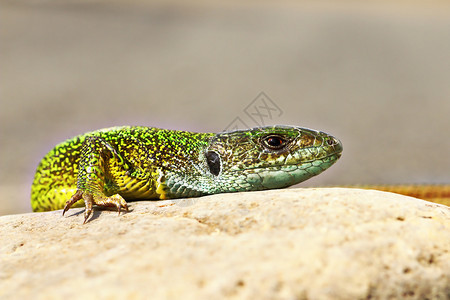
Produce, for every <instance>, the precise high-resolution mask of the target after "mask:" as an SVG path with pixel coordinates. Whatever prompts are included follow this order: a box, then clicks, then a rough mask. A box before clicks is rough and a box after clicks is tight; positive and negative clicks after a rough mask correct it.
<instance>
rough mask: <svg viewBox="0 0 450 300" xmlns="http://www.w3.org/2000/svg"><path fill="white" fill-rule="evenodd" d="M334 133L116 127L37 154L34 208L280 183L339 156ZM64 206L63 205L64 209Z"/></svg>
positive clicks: (320, 169) (88, 208) (122, 204)
mask: <svg viewBox="0 0 450 300" xmlns="http://www.w3.org/2000/svg"><path fill="white" fill-rule="evenodd" d="M341 152H342V144H341V143H340V142H339V140H337V139H335V138H334V137H332V136H330V135H328V134H326V133H323V132H318V131H314V130H310V129H305V128H300V127H292V126H268V127H259V128H253V129H249V130H238V131H232V132H222V133H217V134H215V133H193V132H186V131H176V130H165V129H158V128H152V127H132V126H127V127H113V128H107V129H102V130H98V131H94V132H90V133H86V134H84V135H80V136H77V137H74V138H72V139H69V140H67V141H65V142H63V143H61V144H59V145H57V146H56V147H55V148H54V149H53V150H51V151H50V152H49V153H48V154H47V155H46V156H45V157H44V158H43V159H42V161H41V162H40V164H39V166H38V168H37V171H36V175H35V178H34V182H33V185H32V188H31V206H32V208H33V211H47V210H57V209H63V208H64V212H66V211H67V210H68V209H69V208H70V207H72V206H74V207H75V206H82V205H85V206H86V211H85V222H86V220H87V219H88V218H89V215H90V214H91V212H92V206H93V204H96V205H98V206H113V207H116V208H117V209H118V211H119V213H120V210H121V209H122V208H124V209H126V210H128V206H127V203H126V201H125V199H126V200H140V199H171V198H184V197H197V196H202V195H208V194H217V193H226V192H242V191H256V190H266V189H275V188H284V187H287V186H290V185H293V184H296V183H299V182H302V181H304V180H306V179H308V178H311V177H313V176H315V175H318V174H319V173H321V172H323V171H324V170H326V169H327V168H328V167H330V166H331V165H332V164H334V163H335V162H336V160H337V159H338V158H339V157H340V155H341ZM64 212H63V213H64Z"/></svg>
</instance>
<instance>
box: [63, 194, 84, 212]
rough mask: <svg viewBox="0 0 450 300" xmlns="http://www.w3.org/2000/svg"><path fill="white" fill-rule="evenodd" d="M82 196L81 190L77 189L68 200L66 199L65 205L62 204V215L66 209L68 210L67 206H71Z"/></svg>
mask: <svg viewBox="0 0 450 300" xmlns="http://www.w3.org/2000/svg"><path fill="white" fill-rule="evenodd" d="M82 198H83V192H82V191H80V190H78V191H77V192H76V193H75V194H74V195H73V196H72V197H71V198H70V199H69V200H67V201H66V205H65V206H64V210H63V213H62V215H63V216H64V214H65V213H66V211H68V210H69V208H71V207H72V205H74V204H75V203H76V202H78V201H79V200H81V199H82Z"/></svg>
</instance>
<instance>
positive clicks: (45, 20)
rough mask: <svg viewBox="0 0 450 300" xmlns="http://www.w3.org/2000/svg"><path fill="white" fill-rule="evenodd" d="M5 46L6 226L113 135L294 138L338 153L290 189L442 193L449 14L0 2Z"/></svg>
mask: <svg viewBox="0 0 450 300" xmlns="http://www.w3.org/2000/svg"><path fill="white" fill-rule="evenodd" d="M423 2H425V1H423ZM0 31H1V32H0V34H1V35H0V215H4V214H12V213H24V212H30V211H31V208H30V204H29V197H30V196H29V194H30V185H31V182H32V180H33V176H34V172H35V169H36V166H37V165H38V163H39V161H40V159H41V158H42V157H43V156H44V155H45V154H46V153H47V152H48V151H49V150H50V149H51V148H52V147H53V146H54V145H55V144H57V143H59V142H61V141H63V140H65V139H67V138H70V137H72V136H74V135H77V134H79V133H84V132H86V131H90V130H95V129H99V128H103V127H109V126H115V125H144V126H156V127H163V128H169V129H182V130H192V131H206V132H218V131H222V130H224V129H226V128H228V129H231V128H235V127H239V128H242V127H245V126H248V127H254V126H257V125H261V124H264V125H270V124H286V125H301V126H304V127H309V128H314V129H320V130H322V131H325V132H328V133H330V134H333V135H334V136H336V137H338V138H339V139H340V140H341V141H342V142H343V144H344V153H343V156H342V158H341V159H340V161H338V163H337V164H336V165H334V166H333V167H332V168H331V169H329V170H328V171H326V172H325V173H323V174H321V175H320V176H318V177H316V178H314V179H311V180H309V181H307V182H304V183H302V184H300V186H304V187H309V186H322V185H340V184H356V183H359V184H370V183H449V182H450V156H449V150H450V133H449V128H450V118H449V114H450V3H449V2H448V1H446V2H445V1H427V2H426V4H423V3H421V2H414V1H364V3H362V1H333V2H326V1H299V2H294V1H281V2H280V1H244V2H239V1H228V2H227V3H221V2H216V1H201V0H199V1H195V0H194V1H191V2H188V1H176V0H174V1H148V2H147V1H144V0H131V1H120V0H108V1H106V0H78V1H71V0H67V1H56V0H54V1H53V0H46V1H39V0H33V1H31V0H29V1H27V0H15V1H12V0H11V1H7V0H0Z"/></svg>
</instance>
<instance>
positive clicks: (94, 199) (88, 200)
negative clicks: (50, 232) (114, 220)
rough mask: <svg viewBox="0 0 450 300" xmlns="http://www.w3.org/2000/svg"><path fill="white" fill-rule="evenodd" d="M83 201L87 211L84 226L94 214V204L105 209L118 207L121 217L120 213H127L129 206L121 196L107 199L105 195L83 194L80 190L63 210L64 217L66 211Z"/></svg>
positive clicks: (117, 195) (116, 195)
mask: <svg viewBox="0 0 450 300" xmlns="http://www.w3.org/2000/svg"><path fill="white" fill-rule="evenodd" d="M81 199H83V200H84V203H85V207H86V210H85V211H84V222H83V224H85V223H86V221H87V220H88V218H89V216H90V215H91V213H92V207H93V205H94V204H96V205H98V206H103V207H116V208H117V211H118V213H119V215H120V212H121V210H122V208H123V209H125V211H128V204H127V202H126V201H125V199H123V198H122V196H120V195H119V194H115V195H112V196H111V197H106V196H103V195H100V196H98V195H95V196H94V195H91V194H88V193H83V192H82V191H80V190H78V191H77V192H76V193H75V194H74V195H73V196H72V197H71V198H70V199H69V200H68V201H67V202H66V205H65V206H64V210H63V216H64V214H65V213H66V211H68V210H69V208H70V207H71V206H72V205H73V204H75V203H76V202H77V201H79V200H81Z"/></svg>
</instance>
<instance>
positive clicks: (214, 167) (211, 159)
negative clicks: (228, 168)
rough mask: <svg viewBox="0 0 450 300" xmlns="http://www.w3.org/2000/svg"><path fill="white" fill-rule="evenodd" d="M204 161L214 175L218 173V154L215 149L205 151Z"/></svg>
mask: <svg viewBox="0 0 450 300" xmlns="http://www.w3.org/2000/svg"><path fill="white" fill-rule="evenodd" d="M205 156H206V162H207V163H208V167H209V171H210V172H211V174H213V175H214V176H217V175H219V173H220V156H219V154H217V152H215V151H207V152H206V153H205Z"/></svg>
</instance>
